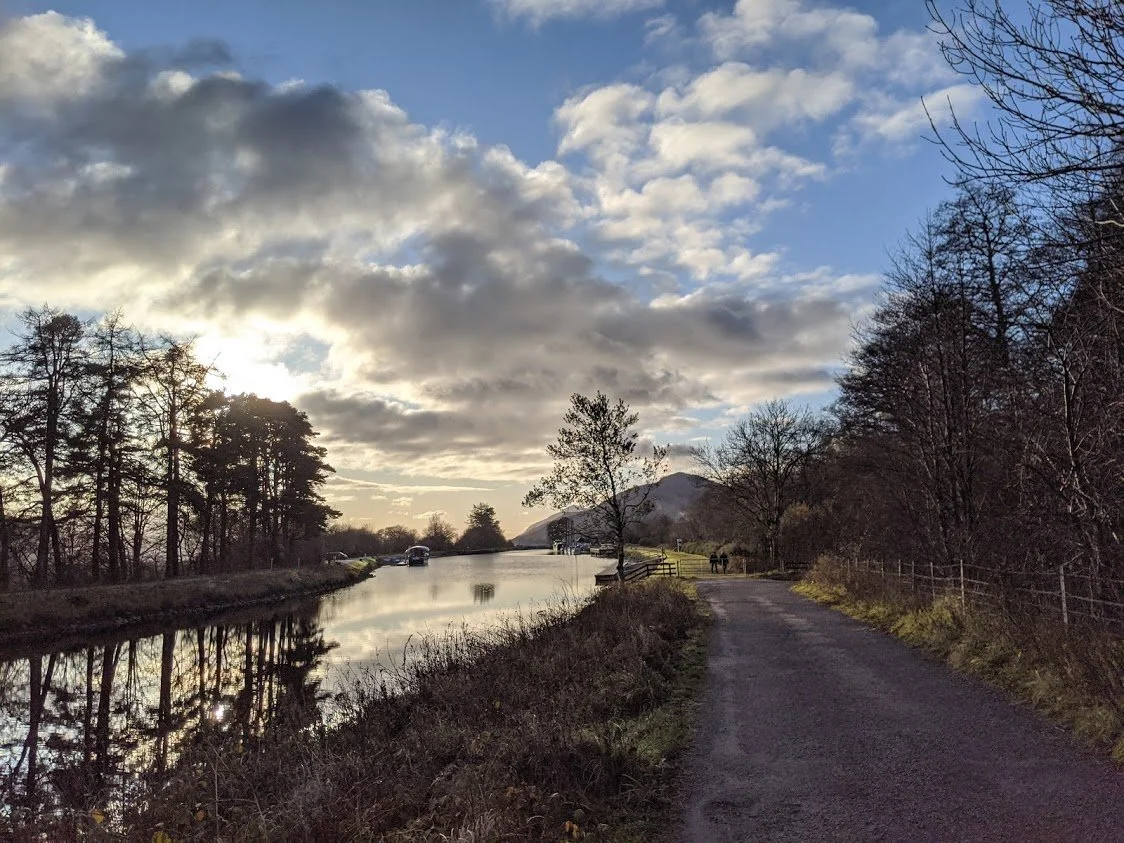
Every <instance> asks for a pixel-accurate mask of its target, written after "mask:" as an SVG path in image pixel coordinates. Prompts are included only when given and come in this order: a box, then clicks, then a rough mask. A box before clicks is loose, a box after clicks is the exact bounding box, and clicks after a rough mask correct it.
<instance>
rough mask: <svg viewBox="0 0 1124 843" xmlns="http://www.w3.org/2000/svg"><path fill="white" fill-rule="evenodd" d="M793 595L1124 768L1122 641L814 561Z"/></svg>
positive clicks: (833, 563)
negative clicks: (978, 686) (872, 630)
mask: <svg viewBox="0 0 1124 843" xmlns="http://www.w3.org/2000/svg"><path fill="white" fill-rule="evenodd" d="M793 590H794V591H796V592H798V593H800V594H803V595H804V596H806V597H809V598H811V599H813V600H816V601H818V602H820V603H824V604H826V605H829V606H834V607H835V608H837V609H839V610H840V611H842V612H844V613H845V614H847V615H850V616H851V617H853V618H856V619H858V620H861V621H863V622H865V623H869V624H870V625H872V626H875V627H877V628H879V629H882V630H885V631H887V632H890V633H892V634H894V635H896V636H898V637H899V638H901V639H902V640H904V641H906V642H907V643H909V644H911V645H913V646H915V647H919V648H923V649H925V650H928V651H929V652H931V653H933V654H935V655H936V656H938V657H940V658H941V659H943V660H945V661H946V662H947V663H948V664H949V665H950V666H952V667H953V668H954V669H956V670H959V671H962V672H964V673H969V674H971V675H973V676H977V677H979V678H982V679H984V680H986V681H987V682H990V683H991V684H993V685H996V686H998V687H1000V688H1002V689H1003V690H1005V691H1006V692H1008V693H1010V694H1011V695H1012V696H1014V697H1016V698H1017V699H1020V700H1022V701H1025V702H1029V703H1031V704H1032V705H1034V706H1035V707H1036V708H1037V709H1039V710H1040V711H1043V712H1045V713H1046V714H1047V715H1049V716H1050V717H1051V718H1053V719H1054V720H1055V721H1057V722H1059V723H1062V724H1064V725H1066V726H1068V727H1069V728H1070V729H1072V730H1073V732H1074V734H1076V735H1077V736H1078V737H1080V738H1081V739H1083V740H1085V741H1086V742H1088V743H1090V744H1092V745H1093V746H1095V747H1098V748H1101V749H1104V750H1107V751H1109V752H1111V755H1112V757H1113V758H1114V759H1115V760H1116V761H1117V762H1118V763H1120V764H1124V641H1121V640H1120V638H1118V637H1117V636H1114V635H1111V634H1110V633H1107V632H1105V631H1104V630H1103V629H1099V628H1097V627H1094V626H1092V625H1070V626H1069V627H1065V626H1063V625H1062V624H1061V623H1060V621H1058V620H1056V619H1052V618H1049V617H1043V616H1042V615H1040V614H1032V613H1021V614H1020V613H1018V612H1015V611H1002V610H1000V609H999V608H990V607H981V606H973V605H972V604H969V605H968V606H961V605H960V601H959V599H957V598H955V597H948V596H946V597H938V598H937V599H936V600H935V601H927V600H924V599H921V598H919V597H918V596H917V595H915V594H913V593H912V592H911V590H910V589H909V587H908V585H903V584H902V583H901V582H900V581H898V580H895V579H892V578H890V579H884V578H882V577H881V576H879V575H878V574H877V573H874V572H865V571H854V570H848V569H847V568H846V567H845V566H843V565H842V564H841V563H840V562H838V561H837V560H834V559H831V558H828V557H823V558H821V559H820V560H819V561H818V562H817V563H816V566H815V567H814V568H813V569H812V570H811V571H810V572H809V573H808V574H807V575H806V576H805V578H804V579H803V580H802V581H801V582H800V583H798V584H797V585H795V586H793Z"/></svg>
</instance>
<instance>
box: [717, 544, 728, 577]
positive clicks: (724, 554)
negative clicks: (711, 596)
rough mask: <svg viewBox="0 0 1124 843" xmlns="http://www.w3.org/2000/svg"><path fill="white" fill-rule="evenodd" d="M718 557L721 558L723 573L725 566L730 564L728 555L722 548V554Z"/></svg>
mask: <svg viewBox="0 0 1124 843" xmlns="http://www.w3.org/2000/svg"><path fill="white" fill-rule="evenodd" d="M719 558H720V559H721V560H722V573H723V574H724V573H726V567H727V566H728V565H729V564H730V556H729V554H727V553H726V551H724V550H723V551H722V556H721V557H719Z"/></svg>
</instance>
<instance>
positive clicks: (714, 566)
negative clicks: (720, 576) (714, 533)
mask: <svg viewBox="0 0 1124 843" xmlns="http://www.w3.org/2000/svg"><path fill="white" fill-rule="evenodd" d="M710 573H712V574H717V573H718V554H717V553H715V552H714V551H713V550H712V551H710Z"/></svg>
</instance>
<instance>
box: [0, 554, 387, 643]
mask: <svg viewBox="0 0 1124 843" xmlns="http://www.w3.org/2000/svg"><path fill="white" fill-rule="evenodd" d="M367 575H368V570H367V569H366V568H365V567H363V568H361V567H357V566H345V565H317V566H313V567H310V568H300V569H289V568H286V569H277V570H272V571H247V572H240V573H235V574H227V575H223V576H213V577H183V578H180V579H174V580H158V581H153V582H142V583H128V584H122V585H102V586H88V587H83V588H56V589H47V590H43V591H34V592H13V593H10V594H0V647H13V646H18V645H20V644H24V643H28V642H34V643H35V644H36V645H41V646H48V645H50V644H51V642H54V641H59V640H62V639H66V638H69V637H73V636H76V635H95V634H98V633H105V632H114V631H118V630H122V629H127V628H131V627H133V626H142V625H144V624H147V623H151V622H154V621H166V620H169V619H177V620H184V619H186V620H206V619H207V618H209V617H212V616H213V615H216V614H218V613H221V612H225V611H229V610H230V609H236V608H244V607H247V606H255V605H261V604H266V603H272V602H280V601H283V600H288V599H292V598H295V597H301V596H305V595H315V594H322V593H324V592H328V591H333V590H335V589H337V588H342V587H344V586H346V585H350V584H352V583H355V582H358V581H359V580H360V579H363V578H364V577H365V576H367Z"/></svg>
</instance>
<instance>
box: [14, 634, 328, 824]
mask: <svg viewBox="0 0 1124 843" xmlns="http://www.w3.org/2000/svg"><path fill="white" fill-rule="evenodd" d="M330 649H331V645H330V644H329V643H327V642H326V641H325V639H324V631H323V627H322V625H321V624H320V623H319V622H318V621H317V620H316V617H315V614H312V615H306V616H301V615H297V614H290V615H287V616H284V617H280V618H272V619H267V620H260V621H250V622H246V623H240V624H233V625H216V626H212V627H210V628H207V629H195V630H184V631H170V632H167V633H164V634H163V635H160V636H155V637H149V638H144V639H132V640H126V641H118V642H112V643H108V644H105V645H102V646H97V647H87V648H85V649H82V650H72V651H68V652H60V653H51V654H49V655H34V656H30V657H28V658H26V659H22V660H20V659H16V660H12V661H8V662H5V663H3V665H0V670H2V677H0V678H2V680H3V682H2V688H3V691H2V697H0V752H2V753H3V759H4V764H3V782H2V783H3V788H4V799H3V803H4V806H5V810H6V813H5V814H0V836H4V834H13V833H14V832H16V831H18V830H20V829H28V828H36V827H37V826H38V824H39V822H40V820H41V819H44V818H51V820H52V821H58V820H59V819H63V820H65V818H67V817H72V818H73V820H74V822H76V823H77V822H79V821H80V819H79V818H81V817H85V816H86V815H87V814H88V813H89V811H90V810H91V809H94V808H97V809H99V810H101V811H105V812H106V813H107V814H109V815H110V816H113V815H114V813H115V809H116V808H119V807H120V806H122V805H125V804H129V803H130V802H132V801H133V796H134V795H135V793H136V792H137V791H138V789H139V788H141V787H142V786H143V785H144V783H145V782H146V781H149V780H152V779H154V778H158V777H159V776H160V775H162V774H163V773H164V772H165V771H167V770H168V769H169V768H170V767H171V766H172V765H173V764H174V763H175V760H176V758H177V757H178V755H179V753H180V750H181V748H182V747H183V746H184V744H185V742H186V741H190V740H193V739H196V738H197V736H198V735H200V733H204V732H219V733H222V736H224V737H228V738H231V739H234V740H236V741H238V742H241V743H245V742H248V741H249V740H251V739H252V738H253V737H255V736H260V735H261V734H262V733H263V731H264V730H265V729H266V728H267V726H268V723H269V721H270V718H271V717H274V716H276V714H277V712H279V711H281V710H284V711H285V712H286V715H287V716H295V717H297V718H299V721H298V722H306V723H307V722H311V719H312V718H314V717H315V716H316V711H317V708H316V706H317V702H318V701H319V700H321V699H322V698H323V697H324V693H323V692H322V691H321V690H320V683H321V679H320V677H319V676H317V675H315V674H314V668H315V667H316V666H317V665H318V664H319V663H320V662H321V661H322V659H323V657H324V655H325V654H326V653H327V652H328V651H329V650H330ZM44 821H45V819H44ZM74 830H75V831H76V830H77V828H76V827H75V828H74ZM55 831H56V833H57V832H59V831H60V829H59V828H57V827H56V828H55Z"/></svg>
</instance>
